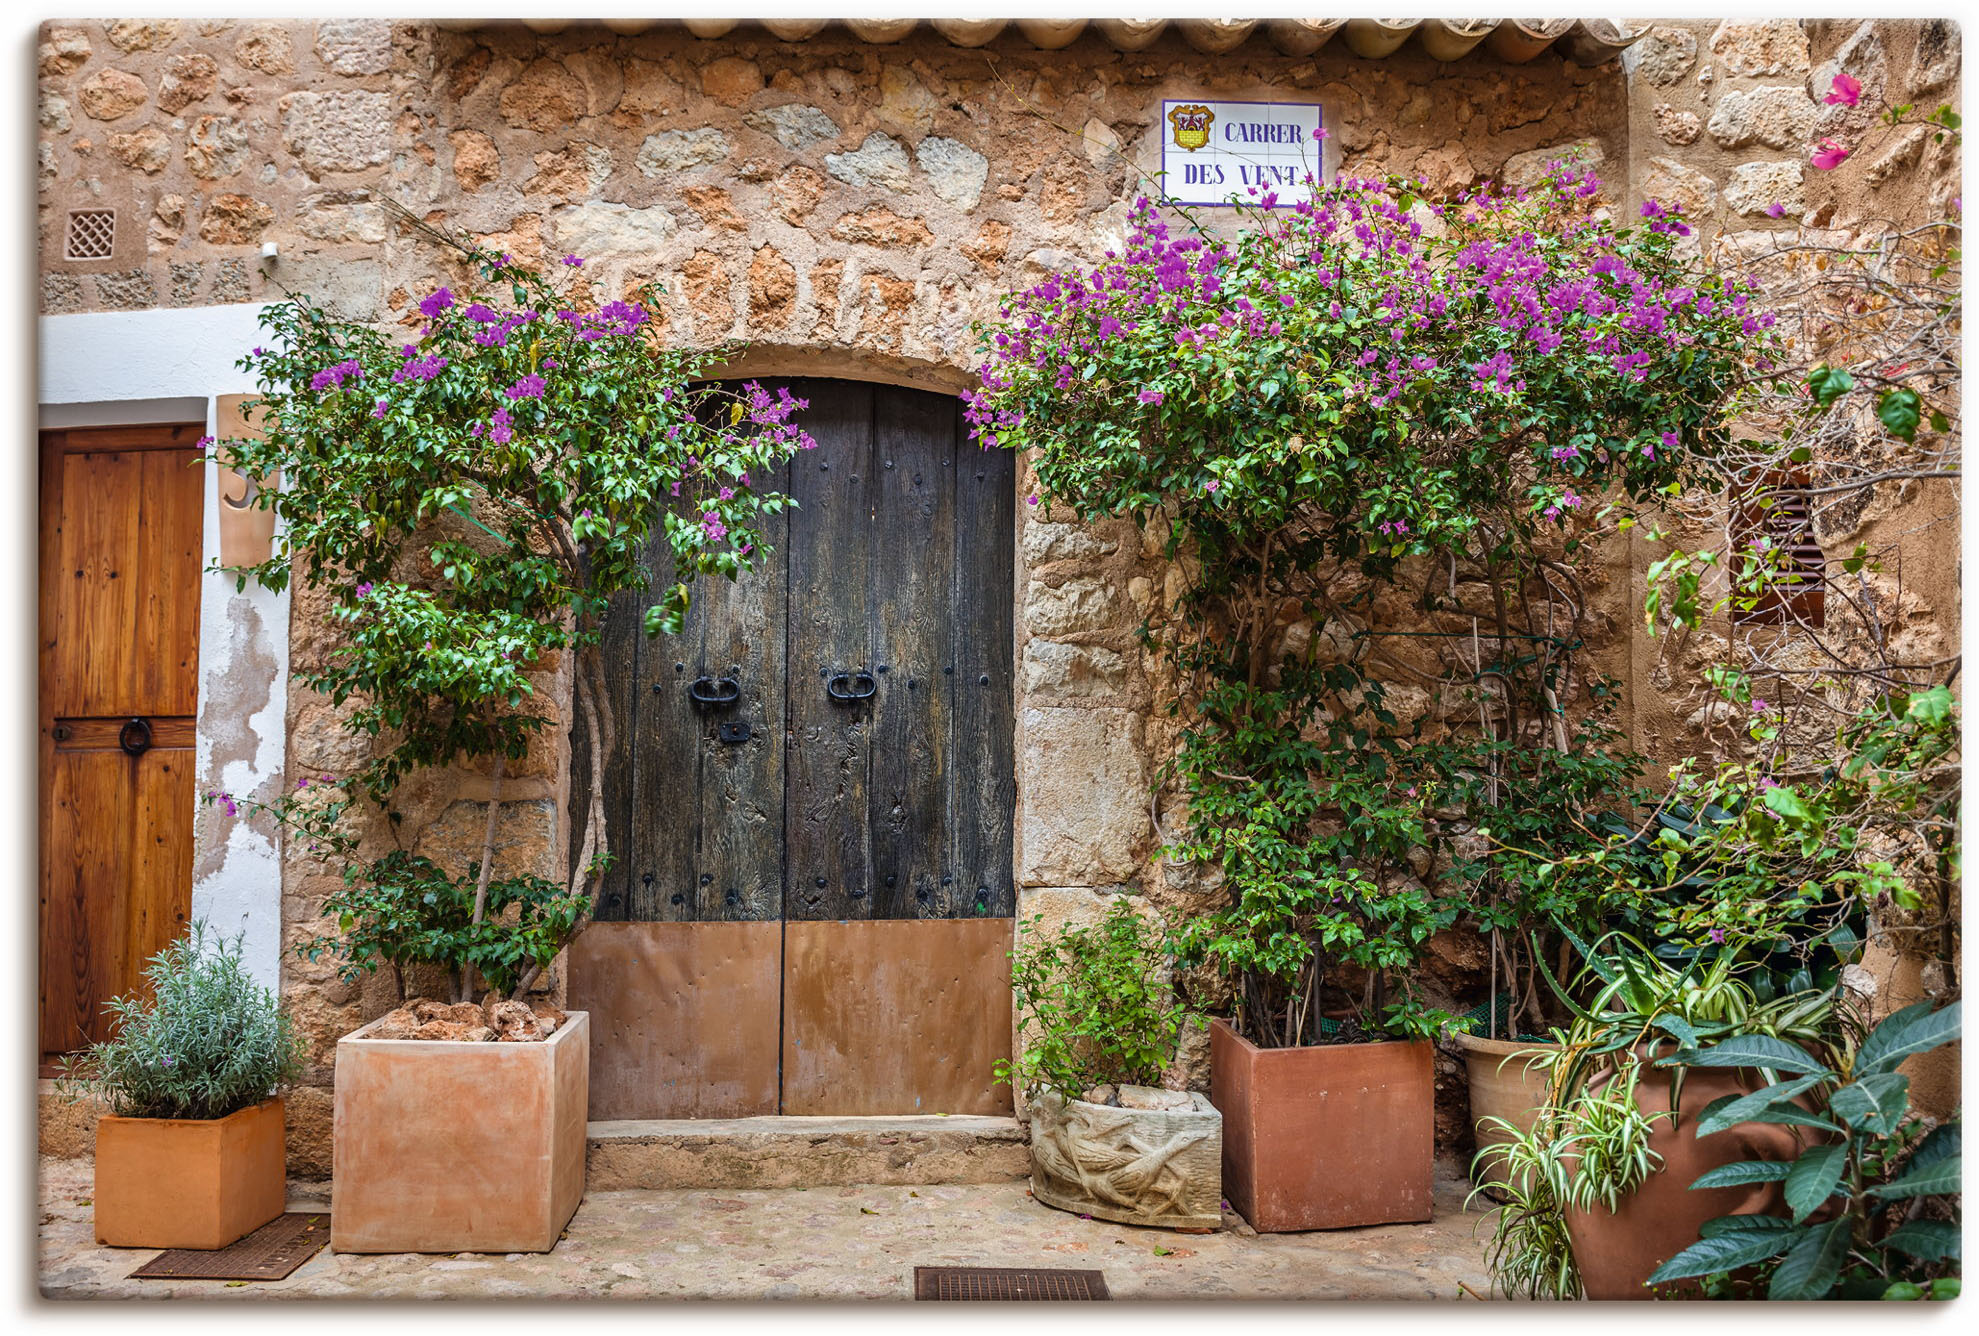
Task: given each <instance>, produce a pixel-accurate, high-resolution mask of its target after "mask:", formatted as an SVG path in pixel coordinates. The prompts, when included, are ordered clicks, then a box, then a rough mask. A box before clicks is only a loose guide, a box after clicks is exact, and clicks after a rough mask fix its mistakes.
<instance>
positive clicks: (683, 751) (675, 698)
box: [594, 534, 705, 1033]
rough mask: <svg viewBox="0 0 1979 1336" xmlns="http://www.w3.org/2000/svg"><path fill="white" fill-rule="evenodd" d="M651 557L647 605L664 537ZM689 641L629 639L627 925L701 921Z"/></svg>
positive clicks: (657, 538) (662, 580) (635, 634)
mask: <svg viewBox="0 0 1979 1336" xmlns="http://www.w3.org/2000/svg"><path fill="white" fill-rule="evenodd" d="M648 551H649V554H650V555H649V557H648V568H649V569H651V570H652V571H653V583H654V584H655V585H656V586H657V588H656V589H654V590H653V591H651V598H649V600H648V601H649V602H650V601H651V599H652V598H658V597H659V596H660V595H661V594H663V593H664V592H665V590H666V588H667V586H669V585H670V584H671V583H672V582H673V558H672V555H671V552H670V550H669V548H668V546H667V542H666V539H665V537H664V535H661V534H655V535H654V537H653V542H652V545H651V547H650V548H649V549H648ZM702 596H703V597H705V593H703V594H702ZM689 615H690V616H692V615H693V614H692V613H691V612H690V614H689ZM686 634H687V631H686V630H685V629H683V631H682V633H681V634H680V635H677V636H660V637H658V638H653V637H649V636H647V635H646V634H645V632H644V631H643V630H639V629H637V628H636V627H635V628H634V629H633V630H632V631H631V632H630V636H631V639H632V642H633V647H632V658H633V665H634V666H633V684H632V689H631V693H630V694H631V700H632V705H631V709H632V712H633V717H632V724H631V727H629V728H627V729H626V730H625V734H624V736H625V737H626V739H627V745H628V747H629V748H630V751H629V753H628V754H627V756H626V759H625V762H624V764H625V768H626V769H627V771H629V772H630V776H631V785H630V787H631V792H630V795H629V797H628V799H627V803H628V809H629V813H630V815H629V821H628V825H629V828H630V832H631V833H630V838H629V840H628V842H627V845H626V849H627V859H626V864H625V877H626V882H625V895H626V904H627V911H626V915H625V917H626V918H628V919H630V920H632V921H635V922H653V921H661V920H665V921H691V920H693V919H696V918H699V917H700V906H699V892H698V888H697V887H696V884H695V878H694V837H695V831H694V827H695V825H696V821H695V814H696V813H698V812H699V810H700V800H699V797H698V794H697V789H698V788H699V785H700V767H699V763H700V747H699V739H698V738H697V737H696V736H695V734H694V732H693V731H692V729H690V728H689V727H687V726H686V725H687V720H686V706H685V704H684V702H683V697H684V695H685V692H686V685H685V684H686V680H687V679H686V671H687V662H686V651H687V646H686V645H685V644H683V643H682V641H683V640H684V638H685V636H686ZM594 1033H595V1031H594Z"/></svg>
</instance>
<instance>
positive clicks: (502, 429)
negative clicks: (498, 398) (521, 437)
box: [488, 408, 515, 445]
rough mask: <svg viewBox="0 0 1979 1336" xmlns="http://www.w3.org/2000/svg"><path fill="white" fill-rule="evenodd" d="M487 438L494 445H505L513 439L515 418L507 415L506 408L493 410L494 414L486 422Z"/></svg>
mask: <svg viewBox="0 0 1979 1336" xmlns="http://www.w3.org/2000/svg"><path fill="white" fill-rule="evenodd" d="M488 439H489V440H491V441H493V442H494V443H495V444H496V445H507V444H508V443H509V442H510V441H512V440H514V439H515V419H514V418H512V417H510V416H509V415H508V410H507V409H506V408H497V409H496V410H495V416H494V417H493V419H491V420H490V421H489V423H488Z"/></svg>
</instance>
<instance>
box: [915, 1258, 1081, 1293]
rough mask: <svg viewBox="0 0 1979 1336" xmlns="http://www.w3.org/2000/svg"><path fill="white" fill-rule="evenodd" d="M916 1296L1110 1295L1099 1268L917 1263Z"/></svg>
mask: <svg viewBox="0 0 1979 1336" xmlns="http://www.w3.org/2000/svg"><path fill="white" fill-rule="evenodd" d="M914 1297H915V1298H916V1299H965V1300H966V1299H1110V1298H1112V1297H1113V1296H1111V1295H1110V1294H1108V1293H1107V1292H1106V1277H1105V1276H1102V1275H1101V1274H1100V1273H1099V1272H1097V1271H1059V1270H1052V1269H1048V1268H1041V1267H1039V1268H1033V1267H1001V1266H917V1267H915V1268H914Z"/></svg>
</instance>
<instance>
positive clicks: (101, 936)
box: [40, 749, 191, 1053]
mask: <svg viewBox="0 0 1979 1336" xmlns="http://www.w3.org/2000/svg"><path fill="white" fill-rule="evenodd" d="M136 764H137V762H136V761H134V760H133V759H132V758H130V757H128V756H126V755H124V753H122V752H121V751H73V752H72V751H64V750H61V749H57V750H56V752H55V755H54V761H53V765H52V767H51V774H50V776H49V781H50V782H49V789H48V802H47V807H46V809H45V810H46V818H45V824H44V826H43V830H44V838H43V842H42V862H41V874H42V875H41V962H40V963H41V1047H42V1051H43V1052H45V1053H60V1052H67V1051H69V1050H71V1049H75V1048H79V1047H82V1046H83V1045H85V1044H90V1043H94V1042H96V1041H98V1040H102V1039H107V1038H109V1037H110V1029H109V1024H108V1022H107V1020H106V1019H105V1017H104V1016H103V1012H102V1008H103V1004H104V1003H106V1002H108V1001H109V1000H110V999H111V998H113V997H115V996H117V995H118V994H119V993H120V992H127V991H129V989H130V987H131V983H132V982H133V981H132V980H131V979H130V977H129V976H128V975H127V974H126V972H125V968H124V962H125V957H126V951H127V945H126V944H127V942H128V940H129V937H128V933H127V924H128V920H129V905H130V889H129V888H130V875H129V874H130V848H131V833H132V815H133V813H132V798H133V791H134V789H135V787H136V785H135V783H134V782H133V778H132V774H131V771H132V768H133V767H134V766H135V765H136ZM186 815H187V816H188V817H189V816H190V815H191V810H190V804H188V809H187V813H186ZM189 870H190V865H189V864H188V871H189Z"/></svg>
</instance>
